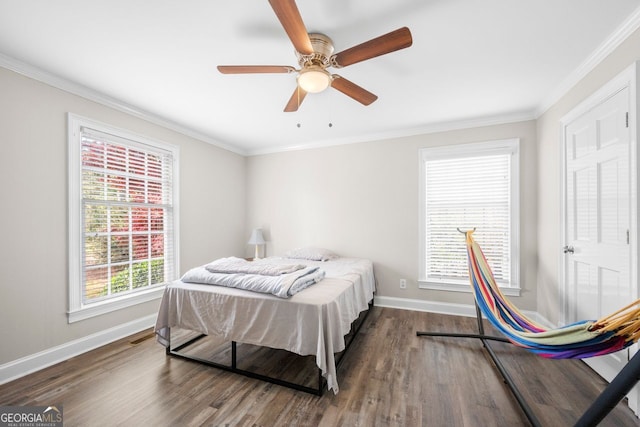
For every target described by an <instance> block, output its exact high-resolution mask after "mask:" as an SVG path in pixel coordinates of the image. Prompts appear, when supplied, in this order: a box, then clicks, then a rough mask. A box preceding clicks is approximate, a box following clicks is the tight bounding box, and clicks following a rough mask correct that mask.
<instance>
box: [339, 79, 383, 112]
mask: <svg viewBox="0 0 640 427" xmlns="http://www.w3.org/2000/svg"><path fill="white" fill-rule="evenodd" d="M331 87H332V88H334V89H337V90H339V91H340V92H342V93H344V94H345V95H347V96H349V97H351V98H353V99H355V100H356V101H358V102H359V103H361V104H363V105H369V104H371V103H372V102H374V101H375V100H376V99H378V97H377V96H376V95H374V94H372V93H371V92H369V91H368V90H366V89H363V88H361V87H360V86H358V85H357V84H355V83H352V82H350V81H349V80H347V79H345V78H344V77H340V76H339V75H337V74H334V75H333V81H332V82H331Z"/></svg>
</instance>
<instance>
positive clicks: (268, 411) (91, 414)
mask: <svg viewBox="0 0 640 427" xmlns="http://www.w3.org/2000/svg"><path fill="white" fill-rule="evenodd" d="M474 322H475V319H472V318H463V317H456V316H446V315H440V314H433V313H423V312H414V311H407V310H394V309H389V308H379V307H374V308H373V309H372V312H371V315H370V316H369V318H368V320H367V322H366V323H365V325H364V326H363V328H362V329H361V331H360V333H359V334H358V336H357V337H356V341H355V342H354V347H353V348H352V349H351V351H350V352H349V354H348V355H347V356H346V358H345V359H344V363H343V364H342V366H341V367H340V369H339V370H338V380H339V383H340V393H338V394H337V395H334V394H333V393H331V392H326V393H325V394H324V396H322V397H317V396H313V395H310V394H307V393H303V392H298V391H294V390H290V389H286V388H283V387H280V386H277V385H273V384H268V383H263V382H261V381H258V380H253V379H250V378H245V377H243V376H239V375H235V374H233V373H229V372H225V371H221V370H218V369H215V368H211V367H207V366H203V365H199V364H197V363H193V362H189V361H185V360H181V359H177V358H172V357H167V356H166V355H165V353H164V349H163V348H162V347H161V346H160V345H158V344H157V343H156V342H155V339H148V337H147V336H146V335H147V334H148V333H149V331H144V332H141V333H140V334H136V335H134V336H132V337H128V338H126V339H123V340H120V341H117V342H114V343H112V344H109V345H107V346H104V347H101V348H99V349H96V350H94V351H91V352H89V353H86V354H83V355H80V356H77V357H74V358H72V359H70V360H68V361H65V362H63V363H60V364H58V365H55V366H51V367H49V368H47V369H44V370H42V371H39V372H36V373H33V374H31V375H28V376H25V377H23V378H20V379H18V380H16V381H13V382H10V383H7V384H4V385H1V386H0V405H5V406H6V405H48V404H54V403H62V404H63V407H64V417H65V419H64V422H65V426H66V427H70V426H86V425H116V424H117V425H124V426H129V425H130V426H137V425H155V426H175V425H193V426H196V425H227V424H228V425H263V426H271V425H297V426H343V425H363V426H365V425H366V426H369V425H376V426H409V425H410V426H420V425H422V426H436V427H437V426H476V425H527V421H526V418H525V417H524V416H523V414H522V413H521V411H520V408H519V406H518V405H517V403H516V401H515V399H513V397H512V396H511V394H510V392H509V390H508V388H507V387H506V386H505V385H504V384H503V382H502V379H501V377H500V376H499V374H498V373H497V371H496V370H495V369H494V367H493V365H492V362H491V360H490V359H489V358H488V357H487V356H486V354H485V352H484V351H483V349H482V345H481V344H480V343H479V342H477V341H475V340H464V339H452V338H425V337H416V336H415V332H416V331H417V330H430V331H450V332H452V331H456V332H475V330H474V325H475V323H474ZM486 328H487V330H490V326H489V325H486ZM145 338H147V339H145ZM220 344H221V342H220V341H219V340H218V341H217V340H213V339H209V338H207V339H206V340H203V341H202V342H199V343H198V344H197V345H196V346H195V349H194V350H193V351H196V352H202V353H203V354H206V355H208V356H211V357H215V358H219V359H220V360H222V361H224V362H225V363H226V362H227V361H228V358H229V349H228V345H227V344H225V346H224V347H221V346H220ZM492 345H493V348H494V349H495V351H496V352H497V353H498V354H499V355H500V358H501V360H502V361H503V364H504V365H505V368H506V369H507V370H508V371H509V373H510V374H511V375H512V377H513V379H514V381H515V382H516V384H517V385H518V387H519V388H520V389H521V391H522V393H523V395H524V397H525V398H526V399H527V401H528V402H529V404H530V406H531V407H532V410H533V411H535V413H536V416H537V417H538V418H539V419H540V421H541V422H542V424H543V425H549V426H556V425H572V424H573V422H575V421H576V420H577V419H578V418H579V417H580V415H581V414H582V413H583V412H584V411H585V410H586V408H587V407H588V406H589V405H590V404H591V402H592V401H593V400H594V399H595V398H596V397H597V395H598V394H599V393H600V392H601V390H602V389H603V388H604V386H605V385H606V383H605V382H604V381H603V380H602V379H601V378H600V377H599V376H598V375H596V374H595V373H594V372H593V371H592V370H591V369H590V368H588V367H587V366H586V365H585V364H584V363H582V362H580V361H577V360H546V359H543V358H540V357H537V356H535V355H533V354H530V353H528V352H526V351H524V350H522V349H519V348H516V347H514V346H511V345H509V344H502V343H495V344H492ZM238 363H239V364H240V363H242V364H244V365H243V366H247V367H259V368H260V369H261V371H264V372H266V373H268V374H272V373H279V374H282V373H285V374H287V376H288V377H287V378H288V379H293V380H295V381H298V380H303V381H304V380H305V379H306V378H309V379H315V373H316V371H315V369H314V360H313V358H308V357H306V358H298V357H295V356H292V355H291V354H288V353H286V352H282V351H277V350H272V349H260V348H256V347H255V346H244V345H239V346H238ZM639 424H640V423H639V421H638V418H636V417H635V416H634V415H633V413H632V412H631V411H630V410H629V408H628V407H627V406H626V403H624V402H623V403H620V404H619V405H618V406H617V407H616V408H614V410H613V411H612V412H611V414H610V415H609V416H608V417H607V418H605V420H604V422H603V423H602V424H601V425H602V426H638V425H639Z"/></svg>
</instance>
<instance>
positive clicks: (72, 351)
mask: <svg viewBox="0 0 640 427" xmlns="http://www.w3.org/2000/svg"><path fill="white" fill-rule="evenodd" d="M374 305H376V306H378V307H389V308H399V309H403V310H414V311H426V312H430V313H440V314H449V315H454V316H465V317H475V315H476V309H475V306H473V305H471V304H455V303H444V302H438V301H425V300H415V299H408V298H396V297H385V296H376V297H375V299H374ZM523 314H526V315H527V316H528V317H530V318H531V319H532V320H534V321H537V322H538V323H540V324H542V325H546V326H550V322H548V321H547V320H546V319H545V318H543V317H542V316H540V315H539V314H538V313H537V312H531V311H529V312H528V311H524V312H523ZM155 321H156V315H155V314H152V315H149V316H146V317H143V318H140V319H137V320H134V321H131V322H128V323H125V324H122V325H119V326H115V327H113V328H110V329H107V330H105V331H101V332H97V333H95V334H92V335H88V336H86V337H83V338H79V339H77V340H73V341H70V342H68V343H65V344H61V345H59V346H56V347H52V348H49V349H46V350H43V351H41V352H39V353H35V354H32V355H29V356H25V357H22V358H20V359H17V360H14V361H11V362H8V363H5V364H3V365H0V384H4V383H7V382H9V381H13V380H15V379H18V378H20V377H23V376H25V375H28V374H30V373H33V372H36V371H39V370H40V369H44V368H46V367H48V366H51V365H55V364H56V363H59V362H63V361H65V360H67V359H70V358H71V357H74V356H77V355H79V354H82V353H86V352H87V351H90V350H93V349H95V348H98V347H100V346H103V345H106V344H109V343H111V342H113V341H116V340H119V339H121V338H124V337H127V336H129V335H132V334H135V333H137V332H140V331H142V330H144V329H147V328H150V327H152V326H153V325H154V324H155Z"/></svg>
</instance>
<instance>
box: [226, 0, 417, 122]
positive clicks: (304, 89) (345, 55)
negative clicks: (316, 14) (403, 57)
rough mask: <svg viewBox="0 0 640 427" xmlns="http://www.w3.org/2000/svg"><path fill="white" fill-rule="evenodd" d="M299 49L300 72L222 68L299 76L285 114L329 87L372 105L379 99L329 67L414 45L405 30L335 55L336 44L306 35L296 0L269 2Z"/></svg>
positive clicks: (280, 67)
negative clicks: (331, 71) (312, 94)
mask: <svg viewBox="0 0 640 427" xmlns="http://www.w3.org/2000/svg"><path fill="white" fill-rule="evenodd" d="M269 4H271V8H272V9H273V11H274V12H275V13H276V16H277V17H278V19H279V20H280V23H281V24H282V26H283V27H284V30H285V31H286V33H287V35H288V36H289V39H290V40H291V43H293V47H294V48H295V50H296V56H297V57H298V64H299V65H300V69H299V70H297V69H295V68H294V67H290V66H288V65H219V66H218V71H220V72H221V73H223V74H263V73H298V77H297V86H296V89H295V91H294V92H293V95H291V98H290V99H289V102H288V103H287V105H286V107H285V108H284V111H285V112H292V111H297V110H298V108H299V107H300V104H302V101H303V100H304V97H305V96H306V95H307V93H317V92H322V91H323V90H325V89H326V88H328V87H329V86H331V87H332V88H334V89H337V90H339V91H340V92H342V93H344V94H345V95H347V96H349V97H351V98H353V99H355V100H356V101H358V102H360V103H361V104H363V105H369V104H371V103H372V102H374V101H375V100H376V99H378V97H377V96H376V95H374V94H373V93H371V92H369V91H368V90H366V89H363V88H362V87H360V86H358V85H357V84H355V83H352V82H351V81H349V80H347V79H345V78H344V77H341V76H339V75H338V74H331V73H330V72H329V71H327V68H329V67H333V68H342V67H346V66H347V65H351V64H355V63H357V62H361V61H364V60H367V59H371V58H375V57H376V56H380V55H384V54H387V53H391V52H395V51H396V50H400V49H405V48H407V47H409V46H411V44H412V43H413V40H412V38H411V32H410V31H409V29H408V28H407V27H402V28H400V29H397V30H395V31H392V32H390V33H387V34H384V35H382V36H380V37H376V38H374V39H371V40H369V41H366V42H364V43H361V44H359V45H356V46H353V47H351V48H349V49H346V50H343V51H342V52H338V53H333V50H334V49H333V42H332V41H331V39H330V38H329V37H327V36H326V35H324V34H319V33H307V29H306V28H305V26H304V22H303V21H302V17H301V16H300V12H299V10H298V7H297V6H296V3H295V1H294V0H269Z"/></svg>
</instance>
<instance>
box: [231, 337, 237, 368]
mask: <svg viewBox="0 0 640 427" xmlns="http://www.w3.org/2000/svg"><path fill="white" fill-rule="evenodd" d="M231 368H232V369H236V342H235V341H231Z"/></svg>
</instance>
